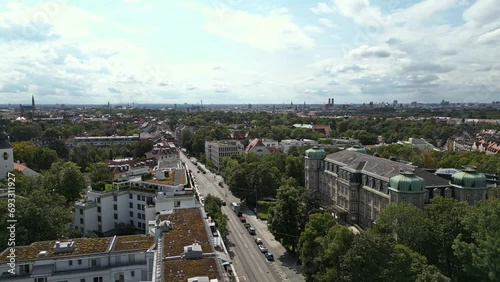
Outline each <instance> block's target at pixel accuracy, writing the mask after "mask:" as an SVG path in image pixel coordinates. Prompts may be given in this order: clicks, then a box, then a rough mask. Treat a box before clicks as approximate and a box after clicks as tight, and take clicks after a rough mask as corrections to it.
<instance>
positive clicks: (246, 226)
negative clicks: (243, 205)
mask: <svg viewBox="0 0 500 282" xmlns="http://www.w3.org/2000/svg"><path fill="white" fill-rule="evenodd" d="M243 226H245V228H248V227H250V226H251V225H250V223H248V222H245V224H243Z"/></svg>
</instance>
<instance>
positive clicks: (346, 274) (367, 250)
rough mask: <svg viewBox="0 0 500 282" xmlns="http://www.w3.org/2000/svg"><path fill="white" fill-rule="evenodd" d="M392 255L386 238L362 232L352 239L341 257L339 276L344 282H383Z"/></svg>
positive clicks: (390, 245)
mask: <svg viewBox="0 0 500 282" xmlns="http://www.w3.org/2000/svg"><path fill="white" fill-rule="evenodd" d="M392 253H393V245H392V243H391V241H389V240H388V238H387V237H382V236H379V235H377V234H375V233H372V232H363V233H361V234H359V235H356V237H354V240H353V243H352V246H351V248H350V249H349V250H348V251H347V253H346V254H345V255H344V256H343V257H342V261H341V275H342V279H343V280H344V281H353V282H354V281H356V282H364V281H370V282H378V281H380V282H385V281H391V280H386V278H387V277H386V275H385V271H386V269H387V268H388V264H389V260H388V258H390V257H391V255H392Z"/></svg>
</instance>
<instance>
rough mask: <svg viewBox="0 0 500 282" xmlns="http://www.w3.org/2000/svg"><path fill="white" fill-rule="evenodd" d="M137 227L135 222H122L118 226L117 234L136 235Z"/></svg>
mask: <svg viewBox="0 0 500 282" xmlns="http://www.w3.org/2000/svg"><path fill="white" fill-rule="evenodd" d="M134 234H135V227H134V225H133V224H130V223H124V222H120V223H118V226H117V227H116V236H124V235H134Z"/></svg>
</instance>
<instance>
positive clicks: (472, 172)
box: [451, 167, 486, 189]
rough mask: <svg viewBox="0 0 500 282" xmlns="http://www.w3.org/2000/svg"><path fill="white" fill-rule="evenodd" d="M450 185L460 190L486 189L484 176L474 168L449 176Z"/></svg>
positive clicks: (467, 168)
mask: <svg viewBox="0 0 500 282" xmlns="http://www.w3.org/2000/svg"><path fill="white" fill-rule="evenodd" d="M451 184H454V185H457V186H461V187H462V188H479V189H485V188H486V176H484V174H482V173H479V172H477V171H476V169H475V167H466V168H465V169H463V170H462V171H460V172H455V173H454V174H452V175H451Z"/></svg>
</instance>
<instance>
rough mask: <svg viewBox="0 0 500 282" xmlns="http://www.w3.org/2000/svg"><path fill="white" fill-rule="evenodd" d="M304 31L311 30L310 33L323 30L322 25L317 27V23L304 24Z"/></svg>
mask: <svg viewBox="0 0 500 282" xmlns="http://www.w3.org/2000/svg"><path fill="white" fill-rule="evenodd" d="M304 31H305V32H311V33H322V32H323V31H325V30H324V29H323V28H322V27H319V26H317V25H306V26H304Z"/></svg>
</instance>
